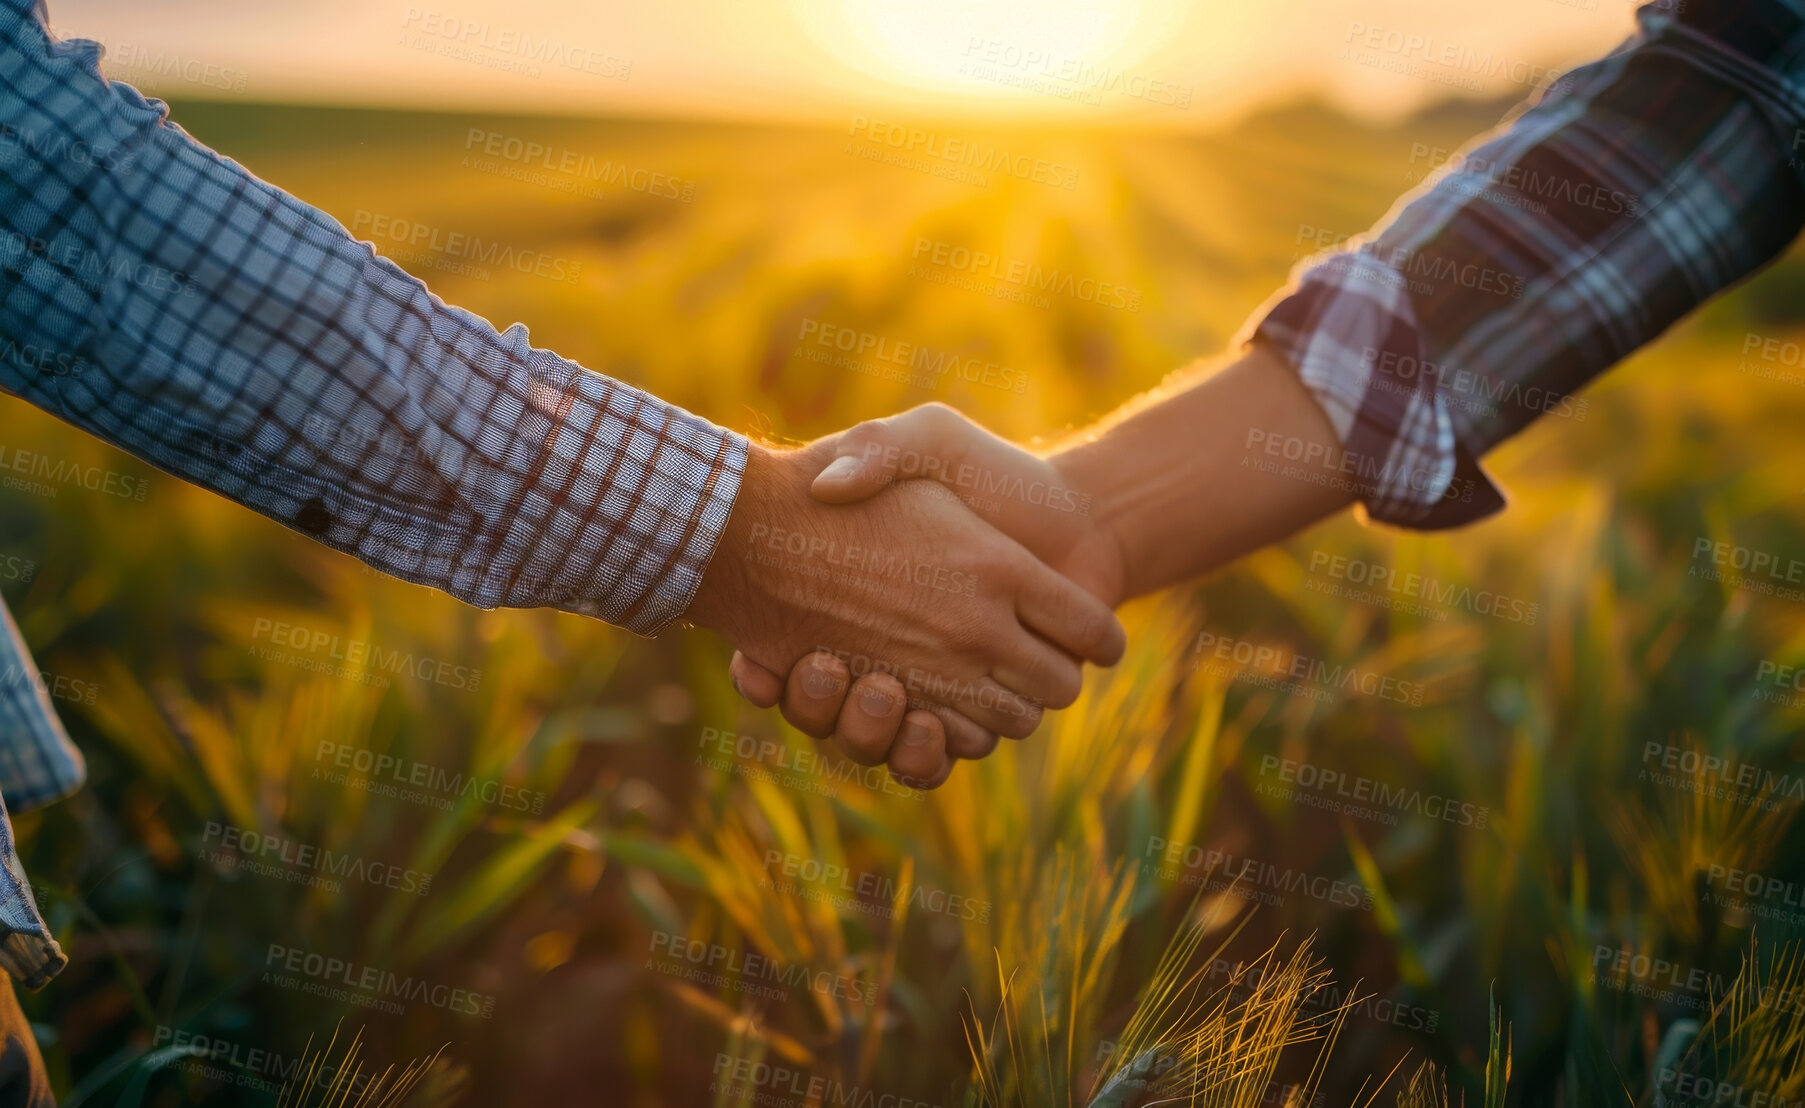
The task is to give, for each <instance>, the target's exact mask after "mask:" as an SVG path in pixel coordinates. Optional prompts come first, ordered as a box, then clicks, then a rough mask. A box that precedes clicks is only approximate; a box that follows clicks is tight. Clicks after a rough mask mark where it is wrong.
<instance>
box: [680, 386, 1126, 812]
mask: <svg viewBox="0 0 1805 1108" xmlns="http://www.w3.org/2000/svg"><path fill="white" fill-rule="evenodd" d="M1121 590H1122V572H1121V559H1120V555H1119V552H1118V551H1117V550H1116V548H1115V544H1114V542H1113V540H1112V539H1111V537H1110V536H1109V535H1108V534H1107V532H1106V530H1105V529H1104V528H1102V527H1101V526H1099V525H1098V523H1097V522H1096V519H1095V517H1094V516H1093V515H1092V514H1091V512H1090V504H1089V498H1088V497H1087V496H1085V495H1084V494H1083V493H1082V492H1081V491H1080V490H1076V489H1073V488H1071V487H1070V486H1069V483H1068V482H1066V481H1065V480H1064V479H1063V478H1062V476H1061V474H1060V472H1059V469H1058V466H1057V465H1056V464H1055V463H1054V462H1052V461H1049V460H1047V459H1043V458H1039V457H1036V456H1035V455H1033V454H1030V453H1028V452H1026V451H1023V450H1021V449H1020V448H1018V447H1016V446H1014V445H1013V444H1011V443H1008V442H1006V441H1005V440H1003V439H999V438H996V437H995V436H992V435H990V434H989V433H988V432H985V431H983V430H982V429H980V428H978V427H977V426H976V425H974V424H972V423H970V422H969V421H968V420H966V419H965V418H964V417H963V416H961V415H959V414H958V413H957V412H955V411H953V410H952V409H950V408H947V407H945V406H943V405H937V404H934V405H927V406H924V407H921V408H916V409H914V410H912V411H909V412H905V413H903V414H901V415H899V416H895V417H892V418H890V419H885V420H876V421H872V422H869V423H864V424H860V425H859V426H857V427H854V428H853V429H851V430H850V431H847V432H844V433H842V434H839V435H834V436H829V437H828V438H825V439H821V440H818V441H816V442H814V443H811V444H809V445H808V446H805V447H802V448H800V449H795V450H773V449H770V448H766V447H761V446H757V445H755V446H753V447H752V449H751V453H750V455H749V457H748V460H747V466H746V472H745V475H744V478H743V481H742V485H741V490H740V494H739V498H738V500H737V502H736V503H735V506H734V509H733V512H732V514H731V516H730V518H729V520H728V522H727V525H726V527H725V529H724V530H723V533H722V536H721V539H720V541H719V543H718V544H717V546H716V550H715V555H714V560H713V562H712V563H711V564H710V566H709V567H708V570H707V572H706V573H705V575H704V577H703V581H702V585H701V588H700V589H699V591H698V593H697V596H696V599H695V602H694V603H693V604H692V606H691V608H690V612H689V617H690V618H691V619H692V620H694V621H695V622H697V623H700V624H703V625H706V626H710V627H714V628H716V629H717V630H719V631H721V632H722V633H723V634H725V635H726V636H727V638H728V640H729V641H730V642H732V643H733V645H734V646H735V647H736V648H737V650H736V653H735V655H734V658H733V662H732V666H731V672H732V676H733V678H734V684H735V687H736V688H738V689H739V690H740V692H741V695H743V696H745V697H746V698H747V699H748V700H750V701H752V702H753V703H755V704H758V705H759V706H761V707H771V706H774V705H777V706H781V708H782V711H783V714H784V716H785V718H787V719H788V720H789V721H790V722H791V723H792V724H793V725H794V726H796V727H797V728H798V729H799V730H801V731H803V732H805V733H807V734H809V735H812V736H814V737H816V738H830V737H831V738H832V739H833V740H834V741H835V742H836V744H837V745H838V746H839V747H840V748H841V750H842V751H844V753H845V754H846V756H847V757H849V758H851V759H852V760H854V761H855V762H858V763H860V764H861V765H879V764H885V763H888V765H889V767H890V770H891V773H892V774H893V775H894V776H896V777H897V778H898V779H899V780H901V781H903V782H905V783H908V784H911V785H914V786H917V787H922V788H932V787H934V786H936V785H938V784H940V783H941V782H942V781H944V780H945V779H946V777H947V775H948V774H949V773H950V772H951V771H952V765H953V762H954V761H955V760H956V759H958V758H978V757H983V756H984V755H986V754H988V753H989V752H990V751H991V750H992V749H994V747H995V745H996V742H997V738H998V736H1008V737H1011V738H1024V737H1026V736H1027V735H1028V734H1030V733H1031V732H1032V731H1033V730H1034V728H1035V727H1036V726H1037V725H1038V723H1039V721H1040V717H1041V713H1042V710H1043V709H1044V708H1049V707H1050V708H1063V707H1066V706H1068V705H1070V704H1071V703H1072V702H1073V701H1074V700H1076V699H1077V697H1078V693H1079V691H1080V688H1081V685H1082V680H1083V675H1082V665H1083V663H1084V662H1090V663H1093V664H1096V665H1104V666H1107V665H1113V664H1115V662H1116V661H1117V660H1119V659H1120V658H1121V656H1122V651H1123V649H1124V636H1123V631H1122V626H1121V624H1120V623H1119V622H1118V621H1117V620H1116V618H1115V616H1114V614H1113V613H1112V612H1111V610H1110V608H1111V605H1113V604H1114V603H1115V602H1116V601H1117V600H1119V599H1120V594H1121Z"/></svg>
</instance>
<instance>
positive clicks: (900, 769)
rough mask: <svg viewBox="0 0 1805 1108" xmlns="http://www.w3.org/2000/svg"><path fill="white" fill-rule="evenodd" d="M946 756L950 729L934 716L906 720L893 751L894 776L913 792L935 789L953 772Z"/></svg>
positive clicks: (916, 713) (919, 715) (917, 715)
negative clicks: (913, 790) (914, 790)
mask: <svg viewBox="0 0 1805 1108" xmlns="http://www.w3.org/2000/svg"><path fill="white" fill-rule="evenodd" d="M952 769H953V763H952V759H950V758H948V757H947V756H946V729H945V728H944V727H943V726H942V725H941V722H940V719H939V717H937V716H935V715H934V713H932V712H923V711H919V710H917V711H913V712H910V713H908V714H907V715H905V716H904V717H903V718H902V734H901V735H900V736H898V738H897V740H896V744H895V745H894V746H892V747H891V748H890V776H892V777H894V778H896V780H897V781H898V782H899V783H901V784H903V785H907V786H909V787H910V788H912V789H932V788H935V787H936V786H938V785H939V784H940V783H941V782H942V781H945V780H946V778H947V775H948V774H950V773H951V772H952Z"/></svg>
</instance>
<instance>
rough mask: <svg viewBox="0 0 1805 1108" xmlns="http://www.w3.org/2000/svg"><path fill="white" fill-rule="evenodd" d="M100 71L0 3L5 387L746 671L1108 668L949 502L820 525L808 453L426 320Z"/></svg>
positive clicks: (975, 683)
mask: <svg viewBox="0 0 1805 1108" xmlns="http://www.w3.org/2000/svg"><path fill="white" fill-rule="evenodd" d="M97 60H98V53H97V50H96V48H95V47H94V46H93V44H91V43H82V42H71V43H55V42H52V41H50V39H49V37H48V35H47V33H46V32H45V30H44V27H43V24H42V22H41V20H40V19H39V18H38V17H37V16H35V15H34V14H31V13H30V12H29V11H28V10H27V6H26V5H25V4H24V3H23V2H22V0H4V2H0V122H4V123H5V124H6V125H7V126H8V127H9V128H11V131H10V132H9V134H10V135H11V136H12V137H13V138H14V139H15V141H14V142H13V143H12V149H13V150H14V151H16V156H14V157H10V158H7V159H5V160H4V161H0V337H3V338H5V339H6V340H7V342H8V343H9V349H12V348H16V349H28V350H33V351H38V352H39V354H38V355H35V356H33V357H31V358H17V357H11V358H6V359H0V385H4V386H5V387H6V388H7V389H8V390H9V391H12V392H15V393H17V394H18V395H20V396H21V397H23V398H25V399H26V400H28V401H30V402H31V403H33V404H36V405H38V406H40V407H42V408H44V409H46V410H47V411H50V412H52V413H53V414H55V415H57V416H59V417H61V418H63V419H65V420H67V421H69V422H70V423H72V424H74V425H76V426H78V427H81V428H83V429H85V430H88V431H90V432H92V433H94V434H95V435H97V436H99V437H101V438H103V439H106V440H107V441H110V442H112V443H115V444H117V445H119V446H121V447H122V448H124V449H126V450H128V451H130V452H131V453H133V454H135V455H137V456H139V457H141V458H144V459H146V460H148V461H150V462H152V463H153V464H155V465H157V466H159V467H161V468H163V469H165V470H168V471H169V472H171V473H174V474H176V475H178V476H180V477H183V478H185V479H187V480H190V481H193V482H195V483H196V484H200V485H203V486H205V487H207V488H209V489H213V490H214V491H217V492H219V493H221V494H223V495H225V496H227V497H230V498H231V499H233V500H236V501H238V502H239V503H242V504H244V505H246V506H248V507H250V508H252V509H254V510H256V511H259V512H262V513H263V514H265V515H268V516H270V517H272V518H274V519H276V520H278V521H279V522H282V523H285V524H287V525H289V526H291V527H294V528H296V529H297V530H300V531H301V532H303V533H304V534H307V535H309V536H311V537H313V538H315V539H317V540H319V541H320V542H323V543H325V544H327V545H329V546H332V547H334V548H336V549H339V550H343V551H346V552H348V553H351V554H353V555H355V556H357V557H359V558H361V559H363V560H364V561H366V562H368V563H370V564H371V565H373V566H375V567H376V568H378V569H381V570H383V571H385V572H388V573H392V574H394V575H396V576H399V577H403V578H406V579H408V580H411V581H415V582H418V583H421V584H426V585H430V586H433V587H436V588H440V589H443V590H445V591H446V592H449V593H451V594H452V595H454V596H457V597H458V598H460V599H462V600H465V601H467V602H469V603H472V604H476V605H479V606H483V607H496V606H521V607H524V606H551V607H557V608H562V609H565V610H567V611H572V612H578V613H582V614H585V615H590V616H594V617H597V618H600V619H603V620H606V621H608V622H610V623H615V624H619V625H622V626H625V627H628V628H630V629H632V630H634V631H637V632H641V633H646V634H650V633H653V632H656V631H657V630H659V629H661V628H663V627H665V626H666V625H668V624H669V623H671V622H672V621H673V620H675V619H676V618H677V617H679V616H681V615H684V614H685V613H686V612H687V613H688V614H689V615H690V616H691V618H692V619H694V620H696V621H698V622H702V623H705V624H708V625H711V626H714V627H717V628H719V629H721V630H723V631H724V632H725V633H727V634H728V635H729V637H730V638H732V639H733V641H734V642H735V643H736V644H737V645H739V646H740V647H742V648H743V649H744V650H745V651H746V652H747V654H748V655H749V656H751V657H753V658H755V659H757V660H759V661H761V662H763V663H764V664H766V665H770V666H779V667H785V668H787V667H788V666H790V665H791V664H793V663H794V662H795V661H796V660H797V659H798V658H799V657H801V656H803V655H804V654H806V653H808V652H809V651H811V650H814V649H816V648H819V647H829V648H832V649H834V650H837V651H842V652H845V653H847V654H849V655H853V656H858V657H862V658H865V659H867V661H868V662H871V663H872V664H881V665H882V666H883V667H885V668H887V669H890V670H892V671H894V672H895V673H897V674H899V675H900V677H899V682H900V683H902V684H905V685H907V686H908V692H909V694H910V696H911V699H913V700H915V701H917V702H918V703H920V704H923V705H930V704H931V705H938V706H943V707H944V706H951V705H956V706H957V707H958V708H959V710H960V712H961V713H963V714H965V715H969V716H974V717H976V718H979V719H982V720H984V721H985V722H986V725H987V726H990V727H992V728H995V729H998V730H1002V731H1006V732H1011V733H1026V731H1028V730H1032V728H1033V726H1034V723H1035V721H1036V720H1037V719H1038V715H1039V711H1040V707H1039V705H1040V703H1041V702H1049V703H1060V702H1062V701H1066V700H1068V699H1069V696H1075V695H1076V689H1075V685H1076V680H1077V664H1076V663H1075V662H1073V661H1072V660H1071V658H1069V657H1066V656H1064V655H1063V654H1062V653H1061V652H1060V650H1059V649H1057V648H1055V647H1054V646H1051V645H1049V641H1050V642H1051V643H1057V644H1059V646H1060V647H1063V648H1064V649H1067V650H1070V651H1072V652H1073V653H1074V654H1078V655H1080V656H1095V657H1099V658H1102V657H1107V656H1108V655H1110V654H1111V653H1112V652H1115V653H1119V650H1120V643H1119V637H1120V630H1119V627H1117V626H1116V625H1115V623H1114V619H1113V617H1111V616H1110V614H1109V612H1108V610H1107V609H1106V608H1104V607H1102V606H1101V605H1099V604H1097V603H1096V602H1095V601H1094V600H1093V599H1092V598H1090V597H1088V596H1085V595H1083V594H1082V592H1081V591H1080V590H1078V589H1076V588H1075V587H1073V586H1070V585H1068V584H1066V583H1063V582H1060V581H1059V580H1057V578H1055V577H1054V576H1053V575H1052V574H1051V573H1050V572H1049V571H1046V570H1045V567H1043V566H1039V565H1038V564H1037V563H1036V562H1035V560H1034V559H1033V558H1032V557H1031V556H1030V555H1028V554H1027V553H1026V551H1025V550H1023V549H1022V548H1021V547H1020V546H1019V545H1018V544H1016V543H1014V542H1012V541H1010V540H1008V539H1006V538H1004V537H1003V536H1001V535H997V534H995V533H994V532H991V531H990V530H989V529H987V528H984V527H983V526H982V525H981V524H980V523H979V521H977V520H976V519H975V518H974V517H972V516H971V514H970V513H969V512H966V511H964V509H962V508H960V507H959V506H958V505H957V504H956V503H952V502H948V501H947V500H946V499H945V498H944V497H942V498H938V499H933V498H926V497H923V496H921V495H919V493H909V492H907V490H897V492H898V493H901V494H902V495H897V496H890V495H886V496H884V497H880V498H876V499H874V500H872V501H871V502H870V503H869V504H867V505H861V506H860V509H861V510H860V511H859V512H856V513H851V514H848V513H833V514H832V515H831V517H830V516H829V515H828V513H826V512H825V510H824V509H823V508H822V506H820V505H818V504H816V503H814V502H812V501H811V500H810V499H809V497H808V496H807V493H806V488H807V480H808V476H812V474H813V472H814V470H817V469H819V467H820V463H821V461H822V459H819V458H816V459H815V460H814V461H813V462H812V463H811V465H812V468H810V469H809V471H808V476H804V475H803V474H802V472H801V470H800V469H799V468H798V467H799V466H801V465H803V464H804V462H805V460H806V459H808V458H810V456H811V455H810V454H809V452H808V451H806V450H804V451H793V452H791V451H776V450H768V449H765V448H762V447H758V446H753V445H750V444H748V443H747V442H746V440H745V439H744V438H742V437H741V436H738V435H735V434H732V433H730V432H728V431H725V430H723V429H721V428H719V427H715V426H714V425H712V424H710V423H708V422H707V421H705V420H702V419H699V418H697V417H695V416H693V415H690V414H689V413H687V412H684V411H682V410H681V409H678V408H676V407H674V406H672V405H670V404H667V403H665V402H663V401H661V400H659V399H658V398H656V397H654V396H651V395H648V394H646V393H644V392H641V391H639V390H637V389H634V388H632V387H630V386H627V385H625V384H622V383H620V382H617V381H612V380H609V379H608V378H605V377H602V376H600V375H597V374H592V373H588V372H585V371H584V370H583V369H582V368H581V367H579V366H577V365H575V364H574V363H572V362H569V361H567V360H565V359H563V358H559V357H557V356H556V355H554V354H552V353H550V352H549V351H545V350H539V349H535V348H533V347H532V346H531V345H530V344H529V343H528V341H527V337H526V332H525V329H524V328H522V327H519V326H515V327H512V328H509V329H508V330H507V331H505V332H499V333H498V332H497V331H496V330H495V329H494V328H493V327H491V326H490V325H489V324H488V323H487V322H486V321H484V320H482V319H480V318H478V317H477V316H475V315H472V314H471V313H469V312H465V311H462V310H460V309H458V308H455V307H452V306H450V305H447V304H445V303H444V302H443V301H441V300H439V299H438V298H437V297H435V296H433V295H432V294H431V293H430V292H428V290H427V289H426V288H425V286H423V285H422V284H421V283H420V282H419V281H418V280H416V279H414V278H413V277H411V276H409V275H408V274H407V273H405V272H403V271H402V270H401V269H399V268H398V267H396V266H395V265H394V264H392V263H391V262H389V261H387V260H386V259H383V258H380V257H378V256H377V255H376V254H375V253H374V252H373V250H372V249H371V247H370V245H369V244H368V243H363V242H358V241H356V240H354V239H352V238H351V236H350V235H348V234H347V233H346V232H345V229H344V228H343V227H341V226H340V225H339V224H338V223H337V222H336V221H334V220H333V219H332V218H331V217H330V216H328V215H326V214H325V213H323V212H321V211H319V210H317V209H315V208H312V207H310V206H308V205H307V204H305V203H302V202H301V201H300V200H298V199H296V198H294V197H292V196H289V195H288V194H286V193H284V192H282V191H281V190H280V189H277V188H274V187H272V186H270V185H268V184H266V183H264V182H262V181H260V180H258V179H257V178H256V177H254V176H252V175H251V174H250V173H248V172H246V171H245V170H244V169H243V168H242V167H240V166H238V165H236V164H234V163H232V162H230V161H228V160H227V159H225V158H222V157H220V156H219V155H218V154H216V153H214V152H213V151H211V150H209V149H207V148H206V147H204V146H202V145H200V144H199V143H197V142H194V141H193V140H192V139H190V138H189V137H188V136H187V135H186V134H185V133H183V132H182V131H181V130H180V129H179V128H177V127H174V126H172V125H171V124H170V123H169V122H168V121H167V119H166V117H165V114H164V110H163V106H162V105H161V104H160V103H157V102H153V101H146V100H145V99H144V98H143V97H141V96H139V95H138V94H137V93H136V92H135V91H134V90H132V89H131V88H129V87H127V86H124V85H120V84H113V83H109V82H107V81H106V80H105V79H104V78H102V77H101V75H100V73H99V70H98V66H97ZM77 151H79V152H80V154H79V156H77V155H76V152H77ZM45 352H48V353H49V356H45ZM778 533H781V534H782V535H783V536H784V537H785V540H786V541H788V540H790V539H794V540H795V541H798V542H800V543H801V544H802V545H801V547H800V548H799V549H798V550H794V551H792V550H790V549H788V548H787V547H785V546H782V545H781V544H780V545H779V547H778V548H777V549H772V547H771V540H773V539H774V538H775V536H776V535H777V534H778ZM855 551H858V552H862V553H861V554H859V555H855V553H854V552H855ZM875 551H882V552H883V553H884V555H885V557H884V558H880V559H877V560H876V561H873V560H872V558H871V555H872V553H873V552H875ZM923 565H926V566H928V567H929V570H930V572H929V573H928V574H927V577H926V578H925V583H924V579H923V578H922V577H920V576H919V575H917V573H916V570H917V568H918V567H920V566H923ZM899 566H900V567H905V568H903V569H901V570H899V569H898V567H899ZM947 581H956V582H959V583H960V587H961V588H964V589H968V591H967V592H965V593H964V596H963V599H964V600H966V601H967V602H966V603H964V604H957V605H955V604H948V603H946V602H945V597H944V593H936V591H935V588H934V587H935V585H937V584H941V583H944V582H947ZM1030 631H1032V632H1033V633H1030ZM897 715H899V716H900V700H899V704H898V709H897Z"/></svg>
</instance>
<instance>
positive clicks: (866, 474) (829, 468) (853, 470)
mask: <svg viewBox="0 0 1805 1108" xmlns="http://www.w3.org/2000/svg"><path fill="white" fill-rule="evenodd" d="M842 438H844V436H842ZM894 476H895V470H894V468H889V467H885V466H884V465H882V464H881V463H880V462H879V461H878V460H877V459H875V458H867V457H866V455H865V451H864V450H853V449H850V448H848V447H847V446H846V445H845V444H844V442H842V443H841V444H840V445H839V447H838V456H837V457H835V458H834V460H833V461H831V462H829V463H827V465H826V467H825V468H823V469H822V470H821V472H820V473H818V474H816V475H815V483H814V484H813V485H811V486H810V488H809V491H810V492H811V493H813V494H814V497H815V499H816V500H819V501H822V502H823V503H826V504H855V503H857V502H858V501H861V500H868V499H870V498H871V497H873V496H876V495H877V494H878V493H880V492H882V491H884V488H885V487H886V486H887V485H889V484H890V482H891V480H892V479H893V477H894Z"/></svg>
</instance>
